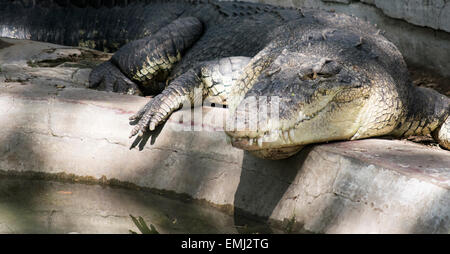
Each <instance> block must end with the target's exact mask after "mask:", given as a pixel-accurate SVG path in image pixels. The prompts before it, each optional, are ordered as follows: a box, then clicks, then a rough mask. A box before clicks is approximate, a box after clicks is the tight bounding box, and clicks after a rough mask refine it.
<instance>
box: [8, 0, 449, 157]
mask: <svg viewBox="0 0 450 254" xmlns="http://www.w3.org/2000/svg"><path fill="white" fill-rule="evenodd" d="M0 37H12V38H20V39H31V40H39V41H47V42H53V43H59V44H64V45H75V46H83V47H91V48H95V49H99V50H103V51H107V52H114V55H113V56H112V57H111V59H110V60H109V61H106V62H104V63H102V64H100V65H98V66H97V67H95V68H94V69H93V70H92V72H91V74H90V81H89V85H88V86H89V87H90V88H94V89H99V90H105V91H112V92H119V93H128V94H137V95H148V94H155V95H156V96H155V97H154V98H153V99H152V100H150V101H149V102H148V103H147V104H146V105H145V106H144V107H143V108H142V109H140V110H139V111H137V113H136V114H134V115H133V116H131V117H130V121H134V122H135V123H137V124H136V126H135V127H134V128H133V129H132V131H131V135H130V136H131V137H133V136H135V135H137V134H139V135H142V134H143V133H144V132H147V131H152V130H154V129H155V128H156V126H158V125H159V124H161V123H163V122H164V121H165V120H166V119H167V118H168V117H169V116H170V115H171V113H172V112H174V111H175V110H177V109H179V108H181V107H182V106H184V105H191V104H193V103H195V102H196V101H197V102H198V100H200V101H201V100H206V99H208V100H211V101H213V102H214V103H218V104H222V105H226V106H227V107H228V119H227V121H226V124H225V132H226V134H227V135H228V136H229V139H230V140H231V144H232V145H233V146H235V147H237V148H240V149H244V150H248V151H249V152H250V153H252V154H254V155H256V156H259V157H262V158H266V159H283V158H287V157H290V156H292V155H293V154H295V153H297V152H298V151H300V150H301V149H302V147H304V146H305V145H308V144H311V143H321V142H328V141H335V140H355V139H363V138H369V137H375V136H392V137H398V138H401V137H407V136H410V135H428V134H430V135H432V137H433V138H434V139H435V140H436V141H437V142H438V143H439V144H440V145H441V146H442V147H443V148H446V149H450V117H449V114H450V99H449V98H448V97H447V96H445V95H442V94H439V93H438V92H436V91H434V90H431V89H428V88H421V87H416V86H413V84H412V82H411V80H410V78H409V74H408V70H407V65H406V63H405V61H404V59H403V57H402V55H401V53H400V52H399V50H398V49H397V48H396V46H395V45H394V44H393V43H392V42H390V41H389V40H387V39H386V38H385V37H384V36H383V35H382V33H380V31H379V30H378V29H377V28H376V27H374V26H372V25H371V24H369V23H368V22H365V21H363V20H360V19H358V18H356V17H352V16H348V15H345V14H340V13H336V12H325V11H318V10H310V9H298V8H292V7H290V8H288V7H280V6H272V5H267V4H260V3H246V2H220V1H215V0H166V1H162V0H147V1H143V0H142V1H138V0H136V1H132V0H128V1H127V0H115V1H100V0H83V1H71V0H47V1H39V0H21V1H18V0H0ZM274 108H275V109H276V110H273V111H272V110H268V109H274Z"/></svg>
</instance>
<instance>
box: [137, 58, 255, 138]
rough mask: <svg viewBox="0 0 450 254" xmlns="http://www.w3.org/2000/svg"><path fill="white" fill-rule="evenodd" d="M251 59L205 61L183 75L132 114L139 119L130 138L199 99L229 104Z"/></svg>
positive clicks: (153, 127) (150, 128)
mask: <svg viewBox="0 0 450 254" xmlns="http://www.w3.org/2000/svg"><path fill="white" fill-rule="evenodd" d="M249 61H250V58H249V57H227V58H223V59H220V60H215V61H208V62H204V63H201V64H200V65H199V66H197V67H195V68H192V69H190V70H189V71H187V72H185V73H184V74H182V75H180V76H179V77H178V78H176V79H174V80H173V81H172V82H171V83H170V84H169V86H168V87H167V88H166V89H165V90H164V91H163V92H162V93H161V94H159V95H157V96H156V97H155V98H153V99H152V100H151V101H150V102H148V103H147V104H146V105H145V106H144V107H143V108H142V109H141V110H139V111H138V112H137V113H136V114H135V115H133V116H131V117H130V120H131V121H136V120H139V122H138V124H137V125H136V127H135V128H134V129H133V130H132V131H131V135H130V137H133V136H135V135H136V134H138V133H140V135H141V134H143V133H144V132H145V131H147V130H150V131H152V130H154V129H155V127H156V126H158V125H159V124H160V123H162V122H163V121H165V120H166V119H167V118H168V117H169V116H170V114H171V113H172V112H173V111H175V110H177V109H179V108H180V107H182V106H183V104H185V103H189V104H190V105H194V104H195V102H196V101H198V100H204V99H206V98H208V99H209V100H210V101H211V102H215V103H221V104H224V105H226V104H227V99H228V94H229V93H230V90H231V87H232V86H233V85H234V83H235V81H236V80H237V79H238V78H239V76H240V75H241V73H242V71H243V69H244V67H245V66H246V65H247V64H248V62H249ZM197 91H198V92H197Z"/></svg>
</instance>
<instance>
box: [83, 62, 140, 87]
mask: <svg viewBox="0 0 450 254" xmlns="http://www.w3.org/2000/svg"><path fill="white" fill-rule="evenodd" d="M88 87H89V88H96V89H98V90H104V91H109V92H117V93H126V94H132V95H142V93H141V91H140V90H139V87H138V86H137V85H136V84H135V83H134V82H133V81H131V80H130V79H129V78H127V77H126V76H125V75H124V74H123V73H122V72H121V71H120V70H119V69H118V68H117V67H116V66H115V65H113V64H112V63H111V62H109V61H107V62H104V63H102V64H100V65H98V66H97V67H95V68H94V69H93V70H92V72H91V74H90V76H89V85H88Z"/></svg>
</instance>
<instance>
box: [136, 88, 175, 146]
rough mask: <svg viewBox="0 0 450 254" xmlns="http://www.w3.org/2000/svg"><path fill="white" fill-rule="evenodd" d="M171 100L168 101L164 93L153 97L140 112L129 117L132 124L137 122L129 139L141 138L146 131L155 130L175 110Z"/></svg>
mask: <svg viewBox="0 0 450 254" xmlns="http://www.w3.org/2000/svg"><path fill="white" fill-rule="evenodd" d="M174 105H175V104H174V103H173V100H169V99H168V96H167V95H166V93H165V92H163V93H162V94H159V95H157V96H156V97H154V98H153V99H152V100H151V101H150V102H148V103H147V104H146V105H145V106H144V107H143V108H142V109H141V110H139V111H138V112H137V113H136V114H134V115H133V116H131V117H130V118H129V119H130V121H132V122H135V121H139V122H138V123H137V125H136V126H135V127H134V128H133V130H132V131H131V134H130V138H131V137H133V136H135V135H137V134H139V136H142V135H143V134H144V133H145V132H146V131H153V130H155V128H156V126H158V125H159V124H161V123H162V122H163V121H164V120H166V118H167V117H168V116H169V115H170V114H171V113H172V112H173V111H174V110H175V109H177V107H174Z"/></svg>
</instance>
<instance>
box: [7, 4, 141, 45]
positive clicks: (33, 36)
mask: <svg viewBox="0 0 450 254" xmlns="http://www.w3.org/2000/svg"><path fill="white" fill-rule="evenodd" d="M129 5H131V4H130V1H129V0H128V1H125V0H123V1H121V0H117V1H101V0H96V1H94V0H84V1H83V0H82V1H80V0H77V1H71V0H42V1H40V0H0V37H7V38H15V39H30V40H36V41H45V42H51V43H57V44H63V45H70V46H84V47H89V48H95V49H98V50H106V51H115V50H117V49H118V48H119V47H120V46H121V45H123V44H125V43H127V42H128V41H129V40H134V39H136V38H139V37H140V35H141V34H140V33H141V30H139V29H137V28H141V27H142V26H140V23H139V21H140V20H142V19H140V16H139V15H137V14H136V9H138V12H139V11H140V15H141V16H143V15H144V12H143V11H142V10H139V8H133V6H129ZM122 6H123V8H122ZM140 9H143V8H140ZM131 24H134V25H133V26H131ZM136 27H137V28H136ZM131 28H133V29H131Z"/></svg>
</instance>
